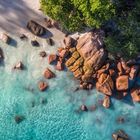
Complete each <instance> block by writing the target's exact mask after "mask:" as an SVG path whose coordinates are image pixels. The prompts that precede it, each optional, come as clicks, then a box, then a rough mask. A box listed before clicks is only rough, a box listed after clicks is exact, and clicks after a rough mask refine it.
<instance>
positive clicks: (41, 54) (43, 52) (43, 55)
mask: <svg viewBox="0 0 140 140" xmlns="http://www.w3.org/2000/svg"><path fill="white" fill-rule="evenodd" d="M39 55H40V56H41V57H46V56H47V53H46V52H45V51H41V52H40V53H39Z"/></svg>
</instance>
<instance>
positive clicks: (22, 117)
mask: <svg viewBox="0 0 140 140" xmlns="http://www.w3.org/2000/svg"><path fill="white" fill-rule="evenodd" d="M24 119H25V117H24V116H22V115H17V116H15V122H16V123H17V124H19V123H21V122H22V121H23V120H24Z"/></svg>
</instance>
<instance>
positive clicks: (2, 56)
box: [0, 48, 4, 66]
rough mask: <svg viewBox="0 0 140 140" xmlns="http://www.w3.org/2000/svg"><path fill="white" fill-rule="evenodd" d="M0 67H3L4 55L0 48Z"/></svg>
mask: <svg viewBox="0 0 140 140" xmlns="http://www.w3.org/2000/svg"><path fill="white" fill-rule="evenodd" d="M0 66H4V53H3V50H2V49H1V48H0Z"/></svg>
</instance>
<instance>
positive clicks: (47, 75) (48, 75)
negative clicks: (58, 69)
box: [44, 68, 55, 79]
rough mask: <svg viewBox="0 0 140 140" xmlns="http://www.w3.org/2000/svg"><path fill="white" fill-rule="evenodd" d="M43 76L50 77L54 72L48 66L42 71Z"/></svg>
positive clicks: (52, 76)
mask: <svg viewBox="0 0 140 140" xmlns="http://www.w3.org/2000/svg"><path fill="white" fill-rule="evenodd" d="M44 77H45V78H46V79H51V78H54V77H55V73H53V72H52V71H51V70H50V69H49V68H47V69H46V70H45V72H44Z"/></svg>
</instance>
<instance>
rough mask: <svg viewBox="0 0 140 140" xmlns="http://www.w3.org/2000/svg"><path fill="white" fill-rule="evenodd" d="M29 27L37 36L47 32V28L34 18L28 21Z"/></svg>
mask: <svg viewBox="0 0 140 140" xmlns="http://www.w3.org/2000/svg"><path fill="white" fill-rule="evenodd" d="M27 28H28V30H30V32H32V33H33V34H35V35H37V36H42V35H44V34H45V33H46V29H45V28H44V27H43V26H41V25H40V24H38V23H37V22H35V21H33V20H30V21H29V22H28V23H27Z"/></svg>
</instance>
